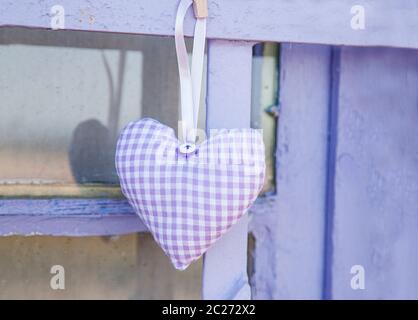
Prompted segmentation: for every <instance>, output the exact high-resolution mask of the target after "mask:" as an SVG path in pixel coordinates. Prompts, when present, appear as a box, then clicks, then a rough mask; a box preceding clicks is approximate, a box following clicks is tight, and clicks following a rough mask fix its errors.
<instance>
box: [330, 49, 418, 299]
mask: <svg viewBox="0 0 418 320" xmlns="http://www.w3.org/2000/svg"><path fill="white" fill-rule="evenodd" d="M417 66H418V54H417V52H416V51H413V50H401V49H373V48H343V49H342V54H341V76H340V90H339V99H338V102H339V106H338V107H339V112H338V114H339V116H338V128H339V129H338V137H337V142H338V143H337V150H336V159H337V162H336V173H335V181H336V182H335V211H334V219H333V220H334V224H333V247H334V250H333V260H332V297H333V298H335V299H341V298H344V299H417V298H418V274H417V272H416V270H417V269H418V256H417V254H416V243H417V241H418V161H417V159H418V125H417V119H418V90H417V88H418V68H417ZM354 265H361V266H363V267H364V271H365V289H364V290H361V289H357V290H353V289H352V287H351V279H352V277H353V276H354V275H353V274H351V273H350V270H351V268H352V266H354Z"/></svg>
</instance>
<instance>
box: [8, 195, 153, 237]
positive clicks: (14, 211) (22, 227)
mask: <svg viewBox="0 0 418 320" xmlns="http://www.w3.org/2000/svg"><path fill="white" fill-rule="evenodd" d="M142 231H146V227H145V226H144V225H143V223H142V222H141V220H140V218H139V217H138V216H137V215H136V214H135V213H134V211H133V209H132V207H131V206H130V205H129V204H128V202H127V201H126V200H111V199H36V200H34V199H32V200H23V199H13V200H1V201H0V235H2V236H8V235H15V234H19V235H35V234H45V235H56V236H61V235H66V236H88V235H112V234H124V233H131V232H142Z"/></svg>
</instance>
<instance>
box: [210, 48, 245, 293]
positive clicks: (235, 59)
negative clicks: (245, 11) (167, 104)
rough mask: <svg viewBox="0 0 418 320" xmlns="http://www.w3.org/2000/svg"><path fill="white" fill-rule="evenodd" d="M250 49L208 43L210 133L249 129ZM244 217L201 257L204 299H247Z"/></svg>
mask: <svg viewBox="0 0 418 320" xmlns="http://www.w3.org/2000/svg"><path fill="white" fill-rule="evenodd" d="M252 45H253V43H248V42H236V41H235V42H230V41H223V40H212V41H209V44H208V46H209V49H208V61H209V65H208V70H209V74H208V91H207V92H208V95H207V103H208V106H207V123H206V127H207V129H208V130H210V129H221V128H249V127H250V118H251V61H252ZM247 234H248V216H247V215H245V216H244V217H243V218H241V220H240V221H239V222H238V223H237V224H236V225H234V226H233V227H232V228H231V230H230V231H229V232H228V233H227V234H225V235H224V236H223V237H222V238H221V239H220V240H219V241H218V242H217V243H215V245H214V246H213V247H212V248H210V249H209V250H208V251H207V253H206V254H205V257H204V265H203V288H202V297H203V298H204V299H234V298H235V299H249V298H250V287H249V285H248V276H247Z"/></svg>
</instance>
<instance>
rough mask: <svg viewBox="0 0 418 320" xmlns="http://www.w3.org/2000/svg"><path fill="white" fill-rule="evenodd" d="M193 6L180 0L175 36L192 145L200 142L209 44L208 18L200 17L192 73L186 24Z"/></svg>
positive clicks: (185, 128) (184, 112)
mask: <svg viewBox="0 0 418 320" xmlns="http://www.w3.org/2000/svg"><path fill="white" fill-rule="evenodd" d="M192 3H193V1H192V0H181V1H180V4H179V7H178V9H177V16H176V26H175V34H174V38H175V43H176V53H177V62H178V68H179V78H180V99H181V120H182V133H183V141H184V142H185V143H188V144H194V143H195V142H196V132H197V122H198V118H199V105H200V98H201V94H202V79H203V67H204V65H203V63H204V58H205V42H206V19H205V18H197V19H196V24H195V29H194V40H193V54H192V69H191V71H190V66H189V56H188V54H187V50H186V44H185V42H184V30H183V22H184V18H185V16H186V13H187V11H188V9H189V8H190V6H191V5H192Z"/></svg>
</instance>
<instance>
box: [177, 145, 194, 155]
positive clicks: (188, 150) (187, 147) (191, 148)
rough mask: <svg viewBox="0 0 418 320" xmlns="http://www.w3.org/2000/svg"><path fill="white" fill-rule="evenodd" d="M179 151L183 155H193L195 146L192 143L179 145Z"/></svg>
mask: <svg viewBox="0 0 418 320" xmlns="http://www.w3.org/2000/svg"><path fill="white" fill-rule="evenodd" d="M179 151H180V152H181V153H184V154H189V153H193V152H195V151H196V145H195V144H193V143H183V144H182V145H180V147H179Z"/></svg>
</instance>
